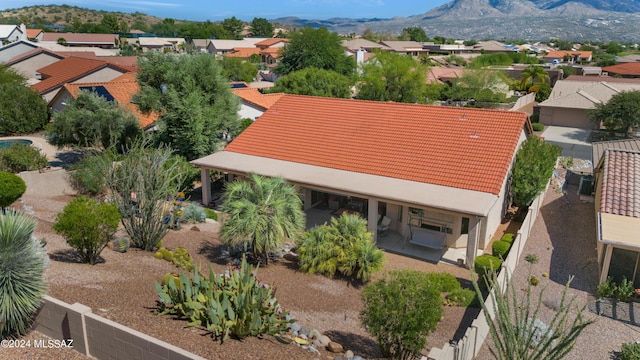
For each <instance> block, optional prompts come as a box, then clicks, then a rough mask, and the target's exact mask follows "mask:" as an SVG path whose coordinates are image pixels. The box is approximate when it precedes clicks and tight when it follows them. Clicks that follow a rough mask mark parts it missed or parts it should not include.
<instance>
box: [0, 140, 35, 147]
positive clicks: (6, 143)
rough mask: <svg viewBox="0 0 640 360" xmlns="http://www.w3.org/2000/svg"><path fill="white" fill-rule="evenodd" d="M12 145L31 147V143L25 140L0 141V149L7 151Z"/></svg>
mask: <svg viewBox="0 0 640 360" xmlns="http://www.w3.org/2000/svg"><path fill="white" fill-rule="evenodd" d="M13 144H24V145H31V144H33V142H32V141H31V140H27V139H4V140H0V149H8V148H10V147H11V145H13Z"/></svg>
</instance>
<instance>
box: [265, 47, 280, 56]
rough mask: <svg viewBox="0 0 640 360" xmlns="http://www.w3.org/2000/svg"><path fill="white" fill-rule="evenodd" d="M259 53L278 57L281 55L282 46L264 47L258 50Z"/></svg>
mask: <svg viewBox="0 0 640 360" xmlns="http://www.w3.org/2000/svg"><path fill="white" fill-rule="evenodd" d="M260 54H261V55H269V56H271V57H272V58H279V57H280V56H281V55H282V48H266V49H264V50H262V51H261V52H260Z"/></svg>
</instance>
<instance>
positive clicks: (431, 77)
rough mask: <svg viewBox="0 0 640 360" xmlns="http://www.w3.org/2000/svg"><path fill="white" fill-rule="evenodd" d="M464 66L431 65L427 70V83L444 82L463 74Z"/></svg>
mask: <svg viewBox="0 0 640 360" xmlns="http://www.w3.org/2000/svg"><path fill="white" fill-rule="evenodd" d="M463 70H464V68H462V67H444V66H431V67H430V68H429V70H428V71H427V84H433V83H438V84H444V83H448V82H450V81H451V80H453V79H458V78H459V77H461V76H462V72H463Z"/></svg>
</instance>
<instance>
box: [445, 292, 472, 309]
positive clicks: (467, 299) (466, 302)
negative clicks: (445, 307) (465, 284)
mask: <svg viewBox="0 0 640 360" xmlns="http://www.w3.org/2000/svg"><path fill="white" fill-rule="evenodd" d="M446 300H447V303H448V304H450V305H452V306H462V307H468V306H476V307H477V306H478V304H477V300H476V292H475V291H473V290H471V289H463V288H458V289H455V290H453V291H451V292H450V293H448V294H447V297H446Z"/></svg>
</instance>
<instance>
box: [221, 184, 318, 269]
mask: <svg viewBox="0 0 640 360" xmlns="http://www.w3.org/2000/svg"><path fill="white" fill-rule="evenodd" d="M221 210H222V212H223V213H224V215H225V216H224V220H223V223H222V230H221V235H222V239H223V240H224V241H225V243H226V244H227V245H229V246H241V247H243V248H244V251H245V252H246V251H247V250H248V249H249V247H251V249H252V251H253V253H254V255H255V256H256V257H257V258H259V259H262V260H263V261H264V262H265V264H268V262H269V253H270V252H272V251H274V250H276V249H277V248H278V247H279V246H281V245H282V244H283V243H284V241H285V239H286V238H288V239H290V240H292V241H294V242H297V241H298V239H299V238H300V235H301V234H302V232H303V231H304V225H305V214H304V211H303V210H302V201H301V200H300V197H299V196H298V190H297V189H296V187H295V186H293V185H291V184H289V183H287V182H286V181H285V180H284V179H282V178H265V177H262V176H260V175H256V174H250V175H249V176H248V178H247V180H246V181H235V182H233V183H231V184H228V185H227V190H226V191H225V194H224V201H223V204H222V208H221Z"/></svg>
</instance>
